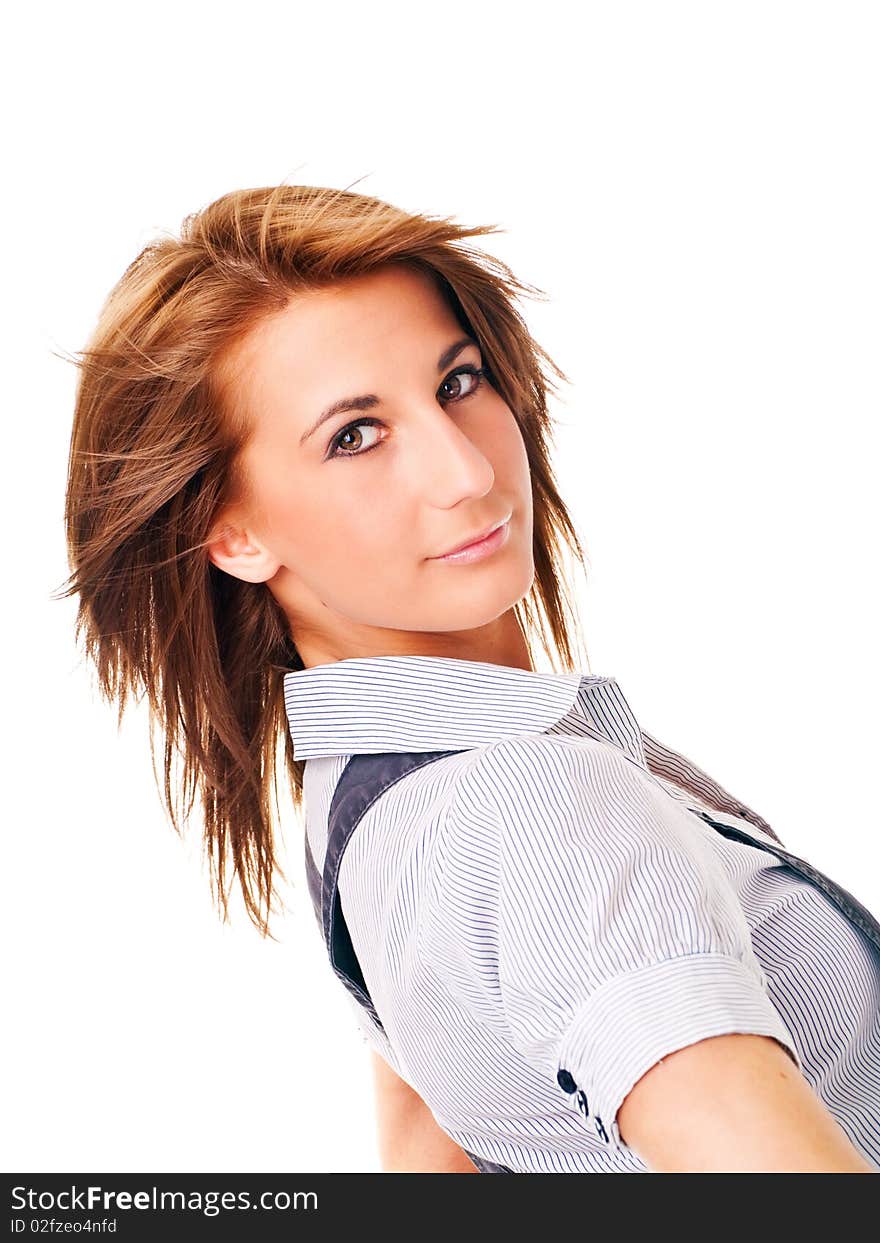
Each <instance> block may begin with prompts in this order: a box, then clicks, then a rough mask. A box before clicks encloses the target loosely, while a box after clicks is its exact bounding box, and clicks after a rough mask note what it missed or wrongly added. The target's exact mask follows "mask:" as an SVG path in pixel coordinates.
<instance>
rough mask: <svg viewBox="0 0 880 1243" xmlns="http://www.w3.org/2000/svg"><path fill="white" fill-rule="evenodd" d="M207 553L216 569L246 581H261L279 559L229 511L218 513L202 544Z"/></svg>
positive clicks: (275, 565) (278, 563)
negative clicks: (209, 532)
mask: <svg viewBox="0 0 880 1243" xmlns="http://www.w3.org/2000/svg"><path fill="white" fill-rule="evenodd" d="M206 547H207V550H208V556H209V558H210V559H211V561H212V562H213V564H214V565H216V566H217V568H218V569H220V570H225V571H226V573H227V574H231V575H232V577H233V578H240V579H242V580H243V581H244V582H246V583H265V582H267V581H268V579H270V578H272V577H273V576H274V575H275V574H276V573H277V572H278V569H279V566H280V565H281V562H280V561H279V560H278V558H277V557H275V556H273V554H272V553H271V552H270V551H269V549H268V548H266V546H265V545H264V544H262V543H261V542H260V541H259V540H258V539H257V537H256V536H255V535H254V534H253V533H252V532H250V531H249V530H248V529H247V527H246V526H244V525H242V524H241V522H240V520H238V519H237V517H236V515H235V514H234V513H233V512H231V511H230V512H228V513H226V514H224V515H221V516H220V518H218V520H217V522H216V523H215V526H214V530H213V531H212V532H211V535H210V536H209V538H208V541H207V544H206Z"/></svg>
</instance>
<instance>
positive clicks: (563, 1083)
mask: <svg viewBox="0 0 880 1243" xmlns="http://www.w3.org/2000/svg"><path fill="white" fill-rule="evenodd" d="M556 1082H557V1083H558V1084H559V1086H560V1087H561V1088H562V1090H563V1092H569V1093H570V1092H574V1091H575V1089H576V1088H577V1084H576V1083H575V1081H574V1079H572V1077H571V1075H570V1074H569V1072H568V1071H567V1070H560V1071H557V1073H556Z"/></svg>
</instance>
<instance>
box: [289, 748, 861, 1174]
mask: <svg viewBox="0 0 880 1243" xmlns="http://www.w3.org/2000/svg"><path fill="white" fill-rule="evenodd" d="M454 754H455V751H412V752H387V753H385V754H380V755H354V756H352V758H351V759H350V760H349V761H348V763H347V764H346V766H345V768H344V769H343V770H342V773H341V775H340V777H339V781H338V782H337V785H336V789H335V791H334V793H333V799H332V800H331V803H330V816H329V822H328V838H327V853H326V857H325V861H324V871H323V875H322V874H321V873H320V872H319V871H318V869H317V867H316V866H315V861H314V859H313V858H312V852H311V848H310V846H309V841H308V836H306V842H305V853H306V878H307V881H308V887H309V894H310V895H311V899H312V905H313V906H314V909H315V916H316V918H317V921H318V925H319V927H320V929H321V933H322V936H323V938H324V943H325V945H326V947H327V952H328V954H329V956H330V965H331V967H332V968H333V970H334V972H335V973H336V975H337V977H338V978H339V979H340V980H341V981H342V983H343V984H344V985H345V987H346V988H347V989H348V990H349V992H350V993H352V994H353V995H354V996H355V997H356V998H357V1000H358V1001H359V1002H360V1004H361V1005H362V1006H363V1007H364V1009H365V1010H366V1011H367V1012H368V1013H369V1015H370V1017H371V1018H372V1019H373V1021H374V1022H375V1023H376V1025H377V1026H378V1027H379V1028H380V1029H381V1030H382V1031H383V1032H384V1030H385V1028H384V1026H383V1024H382V1020H381V1019H380V1018H379V1015H378V1013H377V1011H376V1008H375V1006H374V1005H373V1001H372V998H371V997H370V992H369V989H368V988H367V985H366V981H365V980H364V976H363V972H362V971H361V968H360V964H359V963H358V959H357V955H356V954H355V952H354V946H353V945H352V943H351V937H350V935H349V932H348V928H347V927H346V923H345V918H344V916H343V914H342V905H341V903H340V900H339V893H338V890H337V881H338V877H339V865H340V863H341V861H342V856H343V853H344V851H345V848H346V846H347V845H348V843H349V841H350V840H351V836H352V834H353V833H354V831H355V829H356V828H357V826H358V824H359V823H360V820H361V818H362V817H363V815H364V813H365V812H366V811H367V810H368V809H369V808H370V807H372V805H373V803H375V802H376V800H377V799H379V798H381V796H382V795H383V794H384V793H385V791H386V790H387V789H389V788H390V787H391V786H393V785H394V784H395V783H396V782H398V781H400V780H402V779H403V778H404V777H406V776H407V774H408V773H411V772H413V771H414V770H415V769H417V768H421V767H422V765H423V764H430V763H431V762H432V761H434V760H439V759H442V757H443V756H445V755H454ZM690 810H691V811H692V812H694V814H695V815H698V816H700V818H701V819H703V820H705V822H706V824H709V825H711V826H712V828H713V829H716V830H717V831H718V832H719V833H721V834H722V835H723V836H724V837H727V838H730V839H731V840H732V841H735V842H744V843H745V844H746V845H749V846H757V847H758V848H759V849H760V850H766V851H768V853H770V854H772V855H775V856H776V858H778V859H781V860H782V861H783V862H784V864H785V865H786V866H787V867H788V868H790V869H791V870H792V871H794V872H797V873H798V874H799V875H800V876H802V877H803V878H804V879H805V880H808V881H809V882H810V883H811V884H813V885H817V886H818V887H819V888H820V889H821V890H822V891H823V893H825V894H826V895H827V896H828V897H829V898H830V899H831V901H832V902H833V903H834V905H835V906H836V907H837V908H838V909H839V910H840V911H842V912H843V914H844V915H845V916H846V918H847V919H848V920H849V921H850V922H851V923H853V924H854V925H855V926H856V927H857V928H859V929H860V930H861V931H862V932H863V933H864V934H865V936H867V937H868V939H869V940H870V941H872V942H873V944H874V945H875V947H876V948H877V950H878V952H880V923H878V921H877V920H876V919H875V918H874V916H873V915H872V914H871V912H870V911H869V910H868V909H867V908H866V907H864V906H863V905H862V904H861V902H859V901H858V900H857V899H856V898H854V897H853V896H852V894H851V893H847V891H846V890H845V889H843V888H842V887H841V886H840V885H838V884H837V883H836V882H835V881H833V880H831V879H829V877H827V876H825V875H824V873H822V872H820V871H819V870H818V869H817V868H814V867H813V866H812V864H810V863H807V862H806V860H804V859H800V858H798V856H797V855H793V854H791V853H790V852H789V851H787V850H783V849H782V847H781V845H773V846H770V845H768V844H767V843H766V842H763V841H760V840H758V839H757V838H755V837H752V836H751V834H749V833H746V832H744V831H743V830H742V829H739V828H733V827H731V826H730V825H727V824H721V823H719V822H718V821H717V820H713V818H712V817H711V816H710V815H709V814H708V812H705V811H698V810H697V809H696V808H690ZM559 1074H560V1083H561V1085H567V1084H568V1083H571V1084H572V1085H573V1086H572V1087H571V1091H572V1092H573V1091H575V1086H576V1085H574V1081H573V1079H572V1078H571V1076H570V1075H568V1074H567V1072H565V1071H563V1070H560V1072H559ZM566 1090H568V1089H567V1087H566ZM464 1151H465V1152H466V1153H467V1155H468V1157H469V1158H470V1159H471V1161H473V1163H474V1165H475V1166H476V1167H477V1169H478V1170H479V1171H480V1173H481V1174H512V1173H514V1172H515V1171H514V1170H511V1169H510V1168H509V1167H508V1166H506V1165H497V1164H496V1163H495V1162H494V1161H489V1160H487V1159H486V1158H485V1157H480V1156H478V1155H477V1154H476V1153H473V1152H469V1151H468V1150H467V1149H464Z"/></svg>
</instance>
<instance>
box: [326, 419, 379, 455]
mask: <svg viewBox="0 0 880 1243" xmlns="http://www.w3.org/2000/svg"><path fill="white" fill-rule="evenodd" d="M378 422H379V420H378V419H361V421H360V422H359V423H349V425H348V427H343V429H342V431H341V432H340V433H339V435H338V436H335V437H334V438H333V441H332V442H331V445H330V449H331V452H330V455H329V456H330V457H337V456H338V457H357V456H359V455H360V454H361V453H367V452H368V451H369V450H370V449H374V448H375V447H376V445H375V443H374V444H369V443H368V444H367V448H366V449H365V448H364V447H363V444H362V441H363V436H362V435H361V433H360V429H361V428H362V427H376V426H378ZM351 436H356V437H357V439H356V442H355V444H354V445H352V444H351V443H350V441H349V437H351Z"/></svg>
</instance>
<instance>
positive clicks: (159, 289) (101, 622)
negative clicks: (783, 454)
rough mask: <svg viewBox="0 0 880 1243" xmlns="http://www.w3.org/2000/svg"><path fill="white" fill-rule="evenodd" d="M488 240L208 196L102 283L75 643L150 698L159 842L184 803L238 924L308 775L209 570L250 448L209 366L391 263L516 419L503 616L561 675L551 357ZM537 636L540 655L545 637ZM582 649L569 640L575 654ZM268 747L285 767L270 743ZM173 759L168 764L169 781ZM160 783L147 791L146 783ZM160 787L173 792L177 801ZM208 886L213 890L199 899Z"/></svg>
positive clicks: (81, 458) (76, 573)
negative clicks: (524, 574)
mask: <svg viewBox="0 0 880 1243" xmlns="http://www.w3.org/2000/svg"><path fill="white" fill-rule="evenodd" d="M498 231H503V230H499V228H498V226H496V225H477V226H473V227H464V226H461V225H458V224H455V223H454V222H453V220H452V218H450V217H444V218H432V217H428V216H425V215H420V214H417V213H411V212H406V211H403V210H400V209H399V208H397V207H393V206H391V205H390V204H388V203H385V202H382V201H380V200H379V199H375V198H371V197H368V196H365V195H362V194H356V193H353V192H352V191H349V190H338V189H323V188H320V187H313V186H291V185H287V184H282V185H279V186H269V187H264V188H259V189H250V190H237V191H234V192H233V193H230V194H225V195H223V196H222V197H221V198H219V199H217V200H216V201H215V202H213V203H211V204H210V205H209V206H207V207H206V208H204V209H203V210H202V211H199V212H195V213H193V214H192V215H190V216H188V217H187V218H186V219H185V220H184V222H183V225H182V228H181V231H180V236H179V237H173V236H160V237H159V238H157V239H155V240H154V241H152V242H150V243H149V244H148V245H147V246H146V247H145V248H144V249H143V250H142V251H141V253H140V254H139V255H138V256H137V257H136V258H135V259H134V261H133V262H132V263H131V264H130V265H129V266H128V268H127V269H126V270H125V272H124V273H123V275H122V277H121V279H120V280H119V281H118V282H117V284H116V285H115V286H114V287H113V289H112V290H111V292H110V294H109V295H108V297H107V300H106V302H105V304H104V306H103V308H102V310H101V313H100V315H99V318H98V322H97V325H96V327H95V329H94V331H93V334H92V336H91V339H90V340H89V342H88V345H87V347H86V348H85V349H84V350H82V351H80V354H79V357H76V356H70V358H69V361H73V362H74V363H75V365H76V366H77V367H78V368H79V376H78V383H77V390H76V400H75V408H74V416H73V428H72V434H71V444H70V457H69V464H68V477H67V491H66V508H65V526H66V533H67V546H68V559H69V564H70V567H71V570H72V573H71V575H70V576H69V578H68V579H67V580H66V582H67V584H68V586H67V587H66V588H65V589H64V590H63V592H62V593H61V594H62V597H65V596H69V595H72V594H74V593H77V594H78V596H79V604H78V613H77V621H76V638H77V639H78V638H79V636H80V634H81V633H82V632H84V633H85V649H86V655H87V657H88V658H89V659H91V660H92V661H93V662H94V665H95V667H96V669H97V674H98V681H99V687H100V691H101V694H102V695H103V696H104V697H105V698H106V699H108V700H118V707H119V723H121V721H122V715H123V712H124V709H125V705H126V699H127V695H128V694H131V695H133V696H138V694H139V692H140V691H141V688H143V690H144V691H145V692H146V694H147V696H148V704H149V713H150V716H149V719H150V746H151V751H153V755H154V773H155V771H156V770H155V748H154V737H153V730H154V726H155V724H156V723H157V722H158V724H159V725H160V727H161V729H162V732H163V735H164V782H163V783H162V786H161V788H160V792H161V794H162V797H163V800H164V804H165V806H166V808H167V811H168V814H169V816H170V819H171V823H172V825H173V827H174V829H175V831H177V832H178V834H179V833H180V819H181V816H182V818H183V819H186V818H187V817H188V816H189V814H190V811H191V809H192V805H193V801H194V799H195V796H196V793H198V794H199V796H200V802H201V813H202V818H203V822H204V838H203V851H204V852H205V853H208V855H209V857H210V862H211V872H210V875H211V890H212V898H213V899H214V901H215V902H217V901H218V900H219V905H220V907H221V909H222V918H223V920H224V921H227V920H228V885H227V865H228V861H229V858H230V856H231V860H232V868H233V876H232V878H231V879H234V878H235V876H236V875H237V876H238V878H239V882H240V885H241V892H242V895H243V898H244V901H245V906H246V909H247V912H248V915H249V916H250V918H251V920H252V921H253V922H254V923H255V924H256V926H257V927H258V928H259V930H260V932H261V933H262V934H263V935H264V936H266V935H269V936H271V935H272V934H271V932H270V931H269V915H270V913H271V911H272V910H274V909H275V906H274V898H275V897H276V896H277V889H276V887H275V881H274V879H273V877H274V875H275V874H276V873H277V874H278V875H280V876H281V877H282V878H283V877H284V872H283V870H282V868H281V866H280V864H279V862H278V860H277V857H276V847H275V839H274V834H273V816H272V811H271V807H270V799H269V794H270V789H271V788H272V787H273V786H274V796H275V806H276V809H277V808H279V803H278V769H279V767H281V766H283V767H285V769H286V772H287V776H288V782H289V786H290V793H291V794H292V798H293V804H294V807H295V808H296V810H297V811H299V810H300V809H301V806H302V776H303V768H304V763H305V762H304V761H303V760H297V759H296V758H295V747H294V739H293V738H292V737H291V734H290V731H289V728H288V726H287V720H286V715H285V710H284V696H283V676H284V673H285V672H287V670H289V669H301V668H302V667H303V665H302V661H301V659H300V657H299V655H298V653H297V650H296V647H295V645H294V642H293V639H292V636H291V634H290V631H289V626H288V624H287V619H286V618H285V616H284V613H283V611H282V609H281V608H280V606H279V604H278V603H277V601H276V600H275V598H274V597H273V595H272V593H271V591H270V590H269V589H268V587H267V585H266V584H265V583H257V584H254V583H247V582H243V581H241V580H239V579H237V578H235V577H233V576H231V575H229V574H226V573H224V572H223V571H222V570H220V569H219V568H218V567H217V566H215V565H214V564H213V563H212V562H211V561H210V559H209V557H208V554H207V551H206V544H207V543H208V542H209V538H210V537H211V536H212V533H213V532H212V528H213V526H214V523H215V517H216V515H217V514H218V511H219V510H220V509H221V507H223V506H224V505H226V504H227V503H229V502H231V501H234V500H235V499H237V496H238V494H239V491H240V489H241V488H243V487H244V486H245V481H244V480H243V478H242V477H241V476H240V474H239V472H238V469H237V464H238V455H239V453H240V451H241V448H242V446H243V445H244V443H245V439H246V437H247V434H248V429H247V427H246V426H243V425H242V424H241V421H240V420H239V421H236V420H235V419H234V418H233V417H232V414H231V412H230V411H229V410H228V409H225V408H224V402H223V401H221V393H220V388H219V375H220V368H221V360H222V358H223V355H224V351H226V350H227V349H228V348H229V347H230V346H231V345H232V344H233V343H234V342H236V341H237V340H238V339H239V338H240V337H242V336H243V335H245V334H246V333H247V332H248V331H250V329H252V328H253V327H254V325H255V323H256V322H257V321H258V320H260V319H261V318H262V317H263V316H265V315H267V314H269V313H271V312H273V311H277V310H280V309H282V308H283V307H284V306H285V305H286V304H287V303H288V302H289V301H290V299H291V298H292V297H295V296H296V294H297V293H298V292H300V291H306V290H313V289H318V288H322V287H326V286H327V285H328V284H331V283H332V282H334V281H337V280H343V279H345V278H346V277H348V276H355V275H359V274H362V273H367V272H370V271H373V270H375V269H377V268H378V267H379V266H380V265H383V264H387V263H390V262H404V263H408V264H411V265H414V266H415V267H417V268H418V269H420V270H422V271H426V272H428V273H430V274H431V275H432V276H433V278H434V279H435V280H436V281H437V283H438V286H439V288H440V289H441V290H442V291H443V292H444V294H445V296H447V297H448V299H449V301H450V305H451V306H452V308H453V309H454V311H455V314H456V315H457V316H458V318H459V320H460V322H461V323H462V326H463V328H464V329H465V330H466V331H468V332H470V333H471V334H472V335H473V336H474V337H475V338H476V340H477V341H478V343H479V345H480V348H481V349H482V351H483V354H484V360H485V362H486V364H487V366H488V369H489V373H490V375H491V381H492V384H493V385H494V386H495V388H496V389H497V390H498V392H499V393H500V394H501V395H502V396H503V398H504V399H505V401H506V402H507V404H508V405H509V406H510V408H511V410H512V411H513V412H514V415H515V417H516V418H517V420H518V423H519V426H520V428H521V430H522V435H523V439H524V442H525V445H526V448H527V451H528V459H529V463H530V466H531V476H532V492H533V512H534V559H535V580H534V582H533V584H532V588H531V589H530V591H529V593H528V595H527V596H525V597H524V598H523V600H521V601H519V602H518V603H517V605H516V606H515V609H516V616H517V620H518V622H519V624H520V626H521V628H522V630H523V634H524V635H525V637H526V642H527V644H528V647H529V651H530V652H532V653H534V647H533V645H532V642H531V637H530V636H531V635H532V634H533V633H534V632H537V634H538V637H539V639H540V642H541V644H542V646H543V648H544V651H545V652H546V653H547V655H548V656H549V658H550V661H551V663H552V664H553V667H554V668H557V667H558V666H557V663H556V661H555V659H554V654H561V656H562V665H563V667H564V668H565V669H566V670H569V671H570V670H572V669H574V668H576V667H577V664H578V661H579V659H580V657H579V656H577V657H576V656H575V653H574V651H573V648H572V639H573V637H575V636H576V637H577V638H578V640H580V641H581V643H582V636H581V632H580V627H579V622H578V619H577V613H576V610H575V609H574V608H573V607H572V604H571V595H570V587H569V586H568V584H567V582H566V577H567V575H566V568H565V565H564V551H565V548H566V547H567V549H568V551H569V552H571V553H574V554H575V556H576V558H577V562H578V563H579V564H580V565H581V566H583V561H584V553H583V550H582V548H581V546H580V543H579V542H578V538H577V535H576V533H575V530H574V526H573V524H572V521H571V519H570V517H569V514H568V511H567V510H566V507H565V505H564V503H563V501H562V499H561V497H560V496H559V494H558V492H557V490H556V485H555V482H554V479H553V474H552V471H551V468H550V462H549V455H548V437H549V431H550V420H549V415H548V410H547V394H548V391H549V390H550V389H551V388H553V389H555V384H554V382H553V380H552V378H550V377H549V375H547V374H545V372H544V371H543V370H542V363H544V364H546V365H547V366H548V367H549V368H550V369H552V371H553V372H554V373H555V374H556V376H557V377H558V378H559V379H561V380H564V381H566V382H567V377H566V376H565V375H564V374H563V373H562V371H560V369H559V368H558V367H557V366H556V364H555V363H554V362H553V361H552V359H550V357H549V356H548V355H547V354H546V353H545V352H544V350H542V349H541V347H540V346H539V345H538V344H537V343H536V342H535V341H534V340H533V339H532V337H531V335H530V333H529V331H528V329H527V328H526V325H525V323H524V321H523V319H522V317H521V316H520V314H519V312H518V311H517V309H516V307H515V304H514V300H515V298H516V297H517V296H518V295H522V294H526V295H528V296H532V297H538V298H543V297H544V294H543V293H542V291H541V290H539V289H538V288H536V287H535V286H532V285H527V284H524V283H523V282H521V281H519V280H517V279H516V277H515V276H514V275H513V274H512V272H511V271H510V269H509V268H508V267H507V266H506V265H505V264H503V263H502V262H500V261H499V260H498V259H495V258H494V257H492V256H490V255H488V254H486V253H484V252H483V251H480V250H478V249H475V248H473V247H466V246H463V245H461V243H462V241H463V240H464V239H466V238H468V237H475V236H480V235H483V234H488V233H493V232H498ZM548 636H549V640H550V641H549V642H548ZM584 651H585V647H584ZM282 739H283V742H284V758H283V760H279V755H278V745H279V742H280V741H281V740H282ZM175 750H177V751H179V752H180V754H181V756H182V760H183V770H182V774H181V777H180V780H179V782H175V781H173V780H172V767H173V759H174V754H175ZM158 784H159V782H158V776H157V785H158ZM175 786H176V793H177V795H178V796H179V800H180V801H179V803H178V799H177V798H176V797H175ZM215 884H216V889H215Z"/></svg>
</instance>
